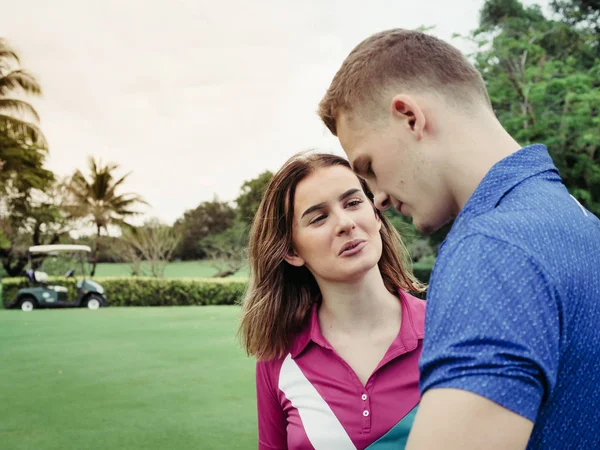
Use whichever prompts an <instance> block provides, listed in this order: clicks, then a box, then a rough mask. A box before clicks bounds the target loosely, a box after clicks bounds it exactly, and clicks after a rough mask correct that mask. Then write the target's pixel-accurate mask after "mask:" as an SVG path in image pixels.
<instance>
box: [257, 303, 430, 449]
mask: <svg viewBox="0 0 600 450" xmlns="http://www.w3.org/2000/svg"><path fill="white" fill-rule="evenodd" d="M400 298H401V301H402V323H401V325H400V331H399V333H398V335H397V336H396V339H395V340H394V341H393V342H392V344H391V345H390V348H389V349H388V351H387V352H386V354H385V356H384V357H383V359H382V360H381V361H380V363H379V365H378V366H377V368H376V369H375V371H374V372H373V374H372V375H371V376H370V377H369V379H368V381H367V384H366V386H363V385H362V383H361V382H360V380H359V378H358V376H357V375H356V373H355V372H354V371H353V370H352V368H350V366H349V365H348V364H347V363H346V362H345V361H344V360H343V359H342V358H341V357H340V356H339V355H338V354H337V353H336V351H335V350H334V349H333V347H332V346H331V345H330V344H329V343H328V342H327V340H326V339H325V338H324V337H323V335H322V334H321V330H320V327H319V320H318V316H317V307H316V306H315V307H314V308H313V310H312V313H311V317H310V320H309V322H308V324H307V326H306V327H305V328H304V330H303V331H302V332H301V333H300V334H299V335H298V336H297V337H296V338H295V339H294V341H293V342H292V344H291V346H290V352H289V353H288V354H287V355H286V356H285V357H283V358H280V359H276V360H272V361H259V362H258V363H257V365H256V391H257V406H258V441H259V443H258V449H259V450H274V449H277V450H281V449H290V450H304V449H316V450H332V449H335V450H345V449H366V448H369V449H378V448H379V449H383V448H402V446H403V445H404V444H405V443H406V438H407V436H408V432H409V431H410V427H411V425H412V421H413V418H414V414H415V413H416V408H417V405H418V404H419V400H420V394H419V365H418V363H419V357H420V355H421V348H422V345H423V329H424V321H425V301H423V300H420V299H418V298H416V297H413V296H411V295H409V294H407V293H404V292H400ZM388 446H392V447H388Z"/></svg>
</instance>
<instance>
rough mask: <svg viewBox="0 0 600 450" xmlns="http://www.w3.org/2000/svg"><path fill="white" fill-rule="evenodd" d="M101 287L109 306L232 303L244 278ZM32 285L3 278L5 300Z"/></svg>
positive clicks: (426, 268) (135, 280) (73, 283)
mask: <svg viewBox="0 0 600 450" xmlns="http://www.w3.org/2000/svg"><path fill="white" fill-rule="evenodd" d="M431 269H432V266H431V265H429V264H427V265H425V264H415V265H413V272H414V274H415V276H416V277H417V278H418V279H419V280H421V281H422V282H424V283H428V282H429V277H430V276H431ZM93 279H94V281H97V282H98V283H100V284H101V285H102V287H104V290H105V293H106V297H107V299H108V304H109V305H110V306H183V305H199V306H201V305H233V304H236V303H238V301H239V300H240V299H241V297H242V295H243V294H244V290H245V289H246V283H247V281H248V280H247V279H245V278H151V277H94V278H93ZM48 282H49V283H56V284H60V285H61V286H65V287H66V288H67V289H68V290H69V298H70V299H71V298H75V296H76V295H77V280H76V279H74V278H64V277H49V280H48ZM28 286H31V284H30V283H29V282H28V281H27V279H25V278H24V277H21V278H4V279H2V298H3V300H4V304H5V305H6V304H8V303H10V302H12V300H14V299H15V298H16V296H17V292H18V291H19V289H21V288H24V287H28Z"/></svg>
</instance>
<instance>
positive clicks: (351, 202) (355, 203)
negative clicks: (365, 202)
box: [346, 200, 362, 208]
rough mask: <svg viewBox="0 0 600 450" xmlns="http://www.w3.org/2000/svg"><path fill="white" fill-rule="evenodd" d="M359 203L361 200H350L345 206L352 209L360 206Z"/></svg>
mask: <svg viewBox="0 0 600 450" xmlns="http://www.w3.org/2000/svg"><path fill="white" fill-rule="evenodd" d="M361 203H362V200H352V201H350V202H348V204H347V205H346V206H349V207H351V208H354V207H356V206H358V205H360V204H361Z"/></svg>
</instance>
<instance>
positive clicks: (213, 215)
mask: <svg viewBox="0 0 600 450" xmlns="http://www.w3.org/2000/svg"><path fill="white" fill-rule="evenodd" d="M235 215H236V212H235V210H234V209H233V208H232V207H231V206H230V205H229V204H228V203H226V202H221V201H219V200H218V199H217V198H216V197H215V198H214V199H213V200H212V201H209V202H202V203H200V204H199V205H198V206H197V207H196V208H194V209H191V210H188V211H186V212H185V213H184V214H183V217H182V218H180V219H178V220H177V221H176V222H175V224H174V225H173V227H174V228H175V231H176V232H177V233H178V234H180V235H181V241H180V242H179V246H178V248H177V251H176V255H177V256H178V257H179V258H181V259H184V260H191V259H201V258H205V257H206V256H207V255H206V253H205V252H204V250H203V249H201V248H199V247H198V242H199V241H200V240H202V239H204V238H205V237H206V236H209V235H213V234H218V233H221V232H222V231H224V230H226V229H227V228H229V227H231V225H232V224H233V220H234V219H235Z"/></svg>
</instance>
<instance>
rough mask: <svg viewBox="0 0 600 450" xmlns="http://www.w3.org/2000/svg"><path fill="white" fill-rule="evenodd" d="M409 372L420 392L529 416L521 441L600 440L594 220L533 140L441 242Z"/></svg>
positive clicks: (499, 168)
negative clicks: (456, 392) (450, 394)
mask: <svg viewBox="0 0 600 450" xmlns="http://www.w3.org/2000/svg"><path fill="white" fill-rule="evenodd" d="M420 369H421V380H420V384H421V391H422V392H423V393H424V392H425V391H427V390H428V389H432V388H456V389H462V390H466V391H470V392H474V393H476V394H479V395H481V396H483V397H486V398H488V399H490V400H492V401H494V402H496V403H498V404H500V405H502V406H503V407H505V408H508V409H509V410H512V411H514V412H516V413H517V414H519V415H521V416H523V417H526V418H527V419H530V420H532V421H534V422H535V425H534V428H533V432H532V435H531V439H530V441H529V446H528V448H529V449H567V448H568V449H575V448H581V449H592V448H600V431H599V430H598V426H600V221H599V220H598V218H596V217H595V216H594V215H593V214H592V213H590V212H589V211H587V210H586V209H585V208H583V207H582V206H581V205H580V204H579V203H578V202H577V201H576V200H575V198H573V197H572V196H571V195H569V192H568V191H567V189H566V188H565V186H564V185H563V184H562V180H561V178H560V176H559V174H558V170H557V169H556V167H555V166H554V164H553V163H552V159H551V158H550V156H549V155H548V152H547V150H546V147H544V146H543V145H532V146H529V147H525V148H523V149H521V150H519V151H518V152H516V153H514V154H512V155H510V156H509V157H507V158H505V159H503V160H501V161H500V162H498V163H497V164H496V165H495V166H494V167H492V169H491V170H490V171H489V172H488V173H487V175H486V176H485V177H484V179H483V180H482V182H481V183H480V185H479V186H478V187H477V189H476V190H475V192H474V193H473V195H472V196H471V198H470V199H469V201H468V202H467V204H466V205H465V207H464V208H463V210H462V211H461V213H460V214H459V215H458V217H457V218H456V220H455V222H454V225H453V227H452V230H451V231H450V233H449V234H448V237H447V238H446V240H445V242H444V243H443V244H442V246H441V247H440V251H439V254H438V259H437V261H436V264H435V267H434V270H433V274H432V278H431V280H430V290H429V293H428V302H427V313H426V320H425V340H424V347H423V353H422V356H421V359H420Z"/></svg>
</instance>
